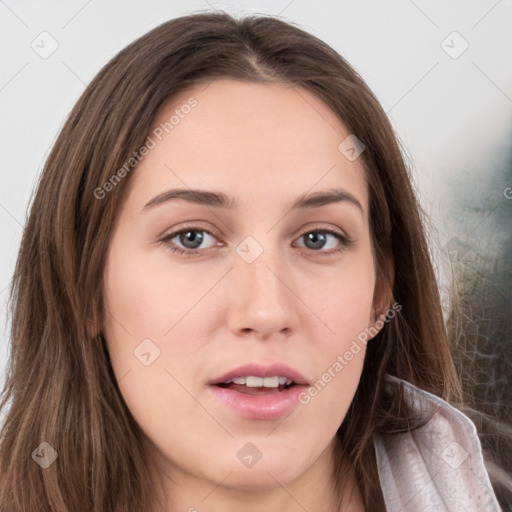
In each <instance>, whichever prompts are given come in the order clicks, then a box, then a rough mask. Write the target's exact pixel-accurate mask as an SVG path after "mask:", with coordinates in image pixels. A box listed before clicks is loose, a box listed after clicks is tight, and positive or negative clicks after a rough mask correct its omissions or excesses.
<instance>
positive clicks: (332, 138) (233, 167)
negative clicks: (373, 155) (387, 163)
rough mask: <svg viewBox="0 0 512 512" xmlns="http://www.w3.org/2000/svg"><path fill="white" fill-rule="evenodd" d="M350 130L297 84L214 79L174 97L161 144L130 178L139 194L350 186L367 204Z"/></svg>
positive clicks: (155, 133) (159, 121)
mask: <svg viewBox="0 0 512 512" xmlns="http://www.w3.org/2000/svg"><path fill="white" fill-rule="evenodd" d="M349 135H350V132H349V131H348V129H347V128H346V127H345V125H344V124H343V123H342V122H341V120H340V119H339V118H338V117H337V116H336V114H335V113H334V112H333V111H332V110H330V108H329V107H328V106H327V105H326V104H325V103H323V102H322V101H321V100H320V99H319V98H317V97H316V96H315V95H313V94H312V93H310V92H309V91H307V90H305V89H303V88H300V87H297V86H293V85H290V84H261V83H253V82H241V81H235V80H215V81H212V82H210V83H207V84H201V85H197V86H194V87H192V88H190V89H187V90H185V91H182V92H181V93H180V94H178V95H176V96H174V97H173V98H172V99H171V100H170V101H169V102H168V103H167V104H165V105H164V107H162V109H161V110H160V112H159V113H158V115H157V116H156V118H155V121H154V124H153V127H152V130H151V132H150V134H149V136H150V137H151V138H152V140H153V141H154V143H155V144H154V147H153V148H152V149H151V150H150V151H149V153H148V154H147V155H146V156H145V157H144V158H143V160H142V161H141V162H140V163H139V165H138V167H137V171H136V172H135V173H134V176H133V179H132V180H131V181H132V183H131V188H132V189H133V187H136V188H137V190H138V194H137V195H145V196H148V195H149V194H151V193H154V192H156V191H158V189H161V188H163V187H169V186H171V185H172V186H182V187H190V188H197V187H199V186H200V187H203V188H210V189H223V188H227V189H229V190H230V195H231V196H237V195H241V196H244V197H242V198H241V200H242V201H243V200H244V199H249V198H250V197H251V196H256V195H259V197H260V199H261V193H262V192H263V193H265V194H266V197H267V198H270V197H271V196H273V197H274V198H275V199H276V200H278V199H279V198H281V197H283V194H284V193H285V194H289V195H290V196H293V195H295V196H298V195H299V194H302V193H304V192H306V191H312V192H314V191H315V190H325V189H329V188H332V187H343V188H346V189H349V190H350V191H351V192H352V193H353V194H354V195H356V196H357V197H358V199H359V201H360V202H361V204H363V206H364V207H365V210H366V206H365V205H366V204H367V187H366V182H365V179H364V172H363V167H362V162H361V159H356V160H354V161H351V160H349V159H347V157H346V156H345V155H344V154H343V153H342V151H340V149H339V146H340V143H342V142H343V141H344V140H345V139H346V138H347V137H348V136H349Z"/></svg>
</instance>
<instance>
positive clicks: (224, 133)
mask: <svg viewBox="0 0 512 512" xmlns="http://www.w3.org/2000/svg"><path fill="white" fill-rule="evenodd" d="M191 98H193V99H191ZM185 105H189V107H186V106H185ZM173 115H174V118H173V119H172V121H170V119H171V117H172V116H173ZM166 122H167V125H165V123H166ZM166 132H168V133H166ZM349 135H350V132H348V131H347V129H346V128H345V127H344V126H343V124H342V123H340V121H339V120H338V119H337V118H336V116H335V115H334V114H333V113H332V112H331V111H330V110H329V109H328V107H327V106H326V105H324V104H323V103H322V102H321V101H320V100H318V99H317V98H316V97H315V96H313V95H312V94H311V93H309V92H307V91H306V90H303V89H300V88H296V87H292V86H289V85H281V84H279V85H278V84H273V85H262V84H256V83H242V82H235V81H231V80H220V81H214V82H212V83H210V84H209V85H208V86H204V85H202V86H197V87H195V88H193V89H190V90H188V91H186V92H184V93H182V94H180V95H179V96H177V97H175V98H174V99H173V101H172V104H169V105H168V106H167V107H166V108H165V109H164V110H162V112H161V113H160V114H159V117H158V119H157V120H156V122H155V125H154V130H153V132H152V133H150V137H151V139H152V141H153V142H148V144H147V150H146V151H144V150H142V151H140V154H141V155H142V154H145V156H143V157H142V160H141V162H140V163H139V165H138V167H137V168H136V170H134V171H132V173H133V175H132V176H130V177H129V178H126V177H125V178H124V179H129V180H130V182H129V183H128V184H127V185H128V186H127V189H126V195H125V196H124V201H123V204H122V207H121V208H120V211H119V214H118V218H117V221H116V223H115V225H114V226H113V233H112V238H111V240H110V245H109V251H108V257H107V264H106V269H105V281H104V294H105V303H106V314H105V324H104V326H103V334H104V335H105V338H106V340H107V345H108V350H109V354H110V357H111V361H112V366H113V369H114V372H115V375H116V378H117V380H118V382H119V386H120V389H121V393H122V395H123V397H124V400H125V401H126V404H127V406H128V407H129V409H130V411H131V413H132V415H133V417H134V418H135V420H136V421H137V423H138V424H139V425H140V427H141V429H142V430H143V432H144V433H145V436H146V437H147V443H148V449H149V450H150V451H151V454H152V456H153V461H154V464H155V467H158V468H159V471H160V472H163V473H165V474H166V475H168V476H169V477H171V478H172V479H173V480H174V481H175V482H176V481H178V482H179V481H180V479H181V480H182V482H187V483H186V484H185V483H184V484H183V485H197V486H201V485H202V483H203V484H204V489H205V490H207V491H205V495H206V494H207V493H208V492H210V491H211V490H212V489H213V488H214V487H215V486H217V485H218V484H219V482H221V481H222V484H221V485H220V487H222V488H224V489H226V488H232V489H234V488H237V489H238V491H241V490H243V492H249V491H251V490H258V491H263V490H264V489H270V488H275V487H279V486H278V484H277V482H279V483H280V485H283V486H287V488H288V486H289V488H292V487H293V486H294V485H296V484H297V483H298V482H300V481H301V480H302V482H303V485H302V487H301V488H302V491H301V492H304V493H306V492H308V485H313V484H311V482H314V480H315V478H316V477H318V478H323V479H324V480H325V477H326V474H325V471H326V469H327V468H329V467H330V466H329V464H330V463H329V460H330V456H331V451H332V448H333V438H334V436H335V434H336V431H337V430H338V428H339V426H340V425H341V423H342V422H343V419H344V417H345V414H346V412H347V409H348V407H349V405H350V403H351V401H352V399H353V397H354V393H355V391H356V388H357V386H358V382H359V378H360V376H361V371H362V366H363V359H364V353H365V350H364V348H365V345H364V343H362V342H361V341H358V338H357V337H358V335H360V333H362V332H364V330H365V328H369V327H371V326H372V325H373V324H374V322H375V315H374V311H373V308H372V306H373V304H372V300H373V294H374V289H375V271H374V260H373V256H372V250H371V243H370V231H369V222H368V191H367V186H366V183H365V179H364V176H363V169H362V163H361V159H360V158H355V156H357V152H358V150H359V149H360V148H359V147H357V146H356V147H355V152H354V151H350V148H349V147H348V146H349V145H350V139H349V140H348V141H346V142H345V143H344V144H342V146H341V149H339V146H340V144H341V143H342V142H343V141H344V140H345V139H346V138H347V137H348V136H349ZM160 139H161V140H160ZM347 145H348V146H347ZM150 146H151V147H150ZM171 191H174V192H171ZM98 200H103V201H108V200H109V198H108V194H107V195H106V197H105V198H103V199H98ZM180 232H181V235H180V234H179V233H180ZM182 251H190V252H188V253H182ZM360 339H361V336H360ZM354 340H355V341H354ZM356 347H357V348H356ZM231 379H236V381H235V382H227V381H230V380H231ZM286 379H288V380H286ZM290 379H291V380H292V381H293V383H292V385H291V386H288V385H287V384H286V383H289V382H290ZM317 381H319V382H320V384H319V383H318V382H317ZM283 382H285V384H283ZM315 383H316V386H317V392H316V395H315V392H314V391H312V392H311V393H310V392H308V391H307V389H308V386H312V385H314V384H315ZM276 386H278V387H276ZM322 473H323V474H322ZM306 481H307V482H310V483H309V484H307V485H305V484H304V482H306ZM192 482H193V484H192Z"/></svg>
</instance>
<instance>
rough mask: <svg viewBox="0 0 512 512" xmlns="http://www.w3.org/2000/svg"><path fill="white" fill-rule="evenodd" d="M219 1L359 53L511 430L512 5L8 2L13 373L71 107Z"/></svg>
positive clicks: (465, 332) (6, 170) (0, 38)
mask: <svg viewBox="0 0 512 512" xmlns="http://www.w3.org/2000/svg"><path fill="white" fill-rule="evenodd" d="M213 9H223V10H225V11H228V12H230V13H232V14H235V15H239V16H241V15H244V14H249V13H255V14H257V13H265V14H274V15H280V16H282V17H283V18H284V19H285V20H288V21H291V22H293V23H297V24H299V25H300V26H301V27H302V28H304V29H305V30H307V31H309V32H311V33H312V34H314V35H316V36H317V37H319V38H321V39H323V40H324V41H326V42H327V43H328V44H330V45H331V46H333V47H334V48H335V49H336V50H337V51H338V52H339V53H341V54H342V55H343V56H344V57H345V58H347V60H348V61H349V62H350V63H351V64H352V65H353V66H354V67H355V68H356V69H357V70H358V71H359V73H360V74H361V75H362V77H363V78H364V79H365V80H366V82H367V83H368V85H369V86H370V87H371V88H372V89H373V91H374V92H375V94H376V95H377V97H378V98H379V100H380V101H381V103H382V105H383V107H384V109H385V110H386V111H387V112H388V115H389V116H390V119H391V121H392V123H393V125H394V127H395V129H396V132H397V135H398V136H399V138H400V140H401V142H402V144H403V147H404V152H405V154H406V157H407V159H408V161H409V164H410V166H411V169H412V172H413V176H414V181H415V185H416V188H417V191H418V193H419V196H420V199H421V202H422V204H423V206H424V209H425V211H426V213H427V214H428V216H429V219H430V220H429V224H428V226H429V236H430V240H431V249H432V254H433V256H434V259H435V262H436V267H437V272H438V277H439V281H440V284H441V287H442V294H443V304H444V309H445V313H446V319H447V322H448V326H449V329H450V333H451V335H452V338H453V339H454V341H455V343H456V349H455V358H456V362H457V365H458V368H459V371H460V372H461V375H462V377H463V379H464V383H465V391H466V393H467V397H469V396H473V397H474V400H475V401H474V404H475V405H476V406H477V408H478V409H479V410H481V411H483V412H484V413H487V414H489V415H491V418H493V420H492V422H491V424H492V425H493V426H494V428H496V429H498V430H499V429H501V431H502V432H505V433H508V434H510V432H511V431H512V430H511V428H510V425H511V423H512V399H511V394H512V392H511V387H512V386H511V383H512V382H511V379H510V377H509V376H510V375H511V374H512V364H511V358H512V337H511V336H512V331H511V316H512V310H511V303H512V297H511V290H512V279H511V269H512V264H511V250H512V248H511V232H512V230H511V227H512V172H511V171H512V142H511V141H512V137H511V132H512V123H511V121H512V59H511V51H510V50H511V49H512V1H511V0H498V1H496V0H485V1H468V0H459V1H451V2H446V1H441V0H436V1H425V0H421V1H420V0H417V1H412V0H391V1H387V2H380V1H378V0H371V1H368V0H365V1H355V0H352V1H334V0H320V1H315V2H312V1H306V0H291V1H290V0H275V1H256V0H254V1H246V2H242V1H238V2H235V1H234V2H216V1H208V2H207V1H205V0H192V1H187V2H185V1H184V0H175V1H163V0H148V1H145V2H142V1H124V2H121V1H109V2H105V1H103V2H100V1H99V0H88V1H87V0H72V1H64V0H60V1H56V0H54V1H46V2H38V1H36V0H23V1H14V0H5V1H4V0H0V48H1V53H0V112H1V117H0V119H1V124H0V141H1V155H2V162H1V166H0V168H1V170H0V173H1V175H0V232H1V244H0V321H1V325H2V328H1V329H0V336H1V338H0V340H1V345H0V377H1V378H2V381H3V376H4V371H5V365H6V356H7V349H8V327H9V326H8V322H7V317H6V310H5V301H6V298H7V295H8V286H9V281H10V279H11V276H12V273H13V269H14V264H15V259H16V254H17V250H18V247H19V243H20V239H21V234H22V228H23V224H24V222H25V218H26V214H27V206H28V204H29V200H30V196H31V193H32V191H33V187H34V185H35V182H36V179H37V177H38V175H39V173H40V171H41V168H42V165H43V163H44V160H45V158H46V156H47V154H48V151H49V149H50V147H51V145H52V142H53V141H54V139H55V137H56V135H57V133H58V131H59V129H60V127H61V126H62V124H63V122H64V119H65V117H66V115H67V114H68V112H69V110H70V109H71V107H72V106H73V104H74V103H75V102H76V100H77V99H78V97H79V95H80V94H81V93H82V91H83V90H84V88H85V86H86V84H87V83H89V81H90V80H91V79H92V78H93V76H94V75H95V74H96V73H97V72H98V71H99V69H100V68H101V67H102V66H103V65H104V64H105V63H106V62H107V61H108V60H109V59H110V58H111V57H113V56H114V55H115V54H116V53H117V52H118V51H119V50H121V49H122V48H123V47H125V46H126V45H127V44H128V43H130V42H132V41H133V40H134V39H135V38H137V37H139V36H141V35H142V34H144V33H146V32H147V31H149V30H150V29H152V28H154V27H155V26H157V25H159V24H160V23H162V22H164V21H166V20H168V19H171V18H174V17H177V16H181V15H185V14H190V13H192V12H198V11H207V10H213ZM34 342H35V343H36V342H37V340H34ZM482 428H483V429H485V428H487V429H488V432H490V433H491V434H492V432H491V430H489V427H485V425H484V426H482ZM508 455H509V456H510V457H509V459H512V454H510V453H509V454H508ZM509 464H512V463H511V462H509ZM508 469H509V470H510V467H509V468H508Z"/></svg>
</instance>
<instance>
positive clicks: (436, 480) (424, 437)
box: [374, 375, 501, 512]
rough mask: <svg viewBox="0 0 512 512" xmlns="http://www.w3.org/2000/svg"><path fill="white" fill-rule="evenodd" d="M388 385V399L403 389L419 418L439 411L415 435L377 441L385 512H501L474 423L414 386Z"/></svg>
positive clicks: (395, 382)
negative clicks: (420, 415) (390, 395)
mask: <svg viewBox="0 0 512 512" xmlns="http://www.w3.org/2000/svg"><path fill="white" fill-rule="evenodd" d="M386 379H387V380H386V389H387V391H388V392H389V393H393V391H394V390H396V388H397V386H399V384H400V383H402V384H403V386H404V393H405V396H406V398H407V401H408V403H409V404H410V407H411V409H412V410H413V411H414V412H416V413H421V414H423V413H427V414H428V413H429V412H432V411H433V410H436V409H437V412H435V413H434V415H433V417H432V419H431V420H430V421H429V422H428V423H427V424H426V425H424V426H423V427H421V428H418V429H417V430H414V431H413V432H405V433H399V434H393V435H388V434H386V435H376V436H375V438H374V445H375V452H376V455H377V467H378V471H379V479H380V483H381V487H382V492H383V495H384V500H385V503H386V512H459V511H460V512H501V508H500V506H499V504H498V501H497V499H496V496H495V494H494V491H493V489H492V487H491V483H490V481H489V476H488V474H487V471H486V469H485V466H484V462H483V457H482V448H481V445H480V440H479V439H478V436H477V431H476V427H475V425H474V424H473V422H472V421H471V420H470V419H469V418H468V417H467V416H466V415H464V414H463V413H461V412H460V411H458V410H457V409H455V408H454V407H453V406H451V405H449V404H448V403H447V402H445V401H444V400H442V399H441V398H439V397H437V396H435V395H432V394H431V393H428V392H426V391H423V390H421V389H419V388H417V387H416V386H414V385H412V384H411V383H409V382H406V381H404V380H401V379H397V378H396V377H393V376H391V375H387V376H386Z"/></svg>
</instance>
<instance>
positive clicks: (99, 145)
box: [0, 13, 459, 512]
mask: <svg viewBox="0 0 512 512" xmlns="http://www.w3.org/2000/svg"><path fill="white" fill-rule="evenodd" d="M218 78H231V79H235V80H244V81H252V82H260V83H271V82H282V83H288V84H293V85H296V86H298V87H302V88H304V89H307V90H308V91H310V92H311V93H313V94H315V95H316V96H317V97H318V98H320V99H321V100H323V101H324V102H325V103H326V104H327V105H328V106H329V107H330V108H331V109H332V110H333V112H335V113H336V114H337V115H338V116H339V118H340V120H341V121H342V122H343V123H344V124H345V126H346V127H347V128H348V129H349V130H350V132H351V133H354V134H356V136H357V138H358V139H360V140H361V141H362V143H363V144H364V145H365V151H364V152H363V153H362V155H361V158H362V159H363V164H364V171H365V174H366V179H367V183H368V187H369V193H370V228H371V233H372V240H373V248H374V251H375V258H376V266H377V269H378V283H379V284H378V288H379V290H381V291H382V290H384V293H386V294H389V297H392V300H394V301H396V302H397V303H399V304H400V305H401V306H402V309H401V312H400V314H399V315H397V317H396V318H395V319H394V320H393V321H391V322H389V323H387V324H386V325H385V326H384V328H383V329H382V331H381V332H380V333H379V334H378V335H377V336H376V338H374V340H372V341H371V342H370V343H369V344H368V349H367V355H366V359H365V365H364V368H363V373H362V377H361V382H360V386H359V389H358V391H357V393H356V395H355V397H354V400H353V403H352V405H351V407H350V409H349V412H348V414H347V417H346V419H345V421H344V422H343V424H342V426H341V427H340V429H339V431H338V434H337V435H338V438H339V440H340V443H338V445H339V446H340V447H341V446H343V452H344V453H345V454H348V457H349V458H350V461H351V464H352V468H353V471H354V473H355V475H356V477H357V480H358V483H359V486H360V488H361V491H362V495H363V498H364V501H365V504H366V506H367V507H374V506H375V503H378V501H379V499H381V495H380V490H379V486H378V481H379V480H378V476H377V469H376V464H375V460H374V452H373V444H372V437H373V435H374V433H375V432H376V431H380V432H389V431H394V430H396V429H397V427H400V426H401V428H413V427H414V424H413V422H411V421H410V418H408V417H407V414H406V413H404V412H403V411H400V412H397V411H396V410H393V409H392V408H391V409H390V407H389V404H387V403H386V401H385V399H384V387H383V380H384V375H385V374H386V373H390V374H393V375H396V376H397V377H400V378H402V379H405V380H407V381H409V382H411V383H413V384H415V385H417V386H419V387H421V388H423V389H425V390H428V391H430V392H432V393H435V394H437V395H439V396H441V397H443V398H445V399H447V400H452V401H453V400H457V399H458V397H459V384H458V380H457V377H456V372H455V370H454V366H453V363H452V360H451V356H450V348H449V345H448V342H447V337H446V332H445V327H444V325H443V317H442V311H441V306H440V299H439V293H438V288H437V285H436V279H435V275H434V271H433V268H432V264H431V260H430V256H429V250H428V245H427V242H426V239H425V235H424V230H423V227H422V218H421V216H422V215H421V211H420V207H419V205H418V202H417V200H416V198H415V194H414V192H413V189H412V187H411V184H410V177H409V174H408V169H407V166H406V164H405V162H404V157H403V155H402V152H401V149H400V146H399V144H398V142H397V138H396V136H395V134H394V132H393V129H392V127H391V125H390V123H389V121H388V119H387V117H386V114H385V112H384V111H383V109H382V108H381V106H380V105H379V103H378V101H377V99H376V98H375V96H374V95H373V94H372V92H371V91H370V90H369V88H368V87H367V86H366V84H365V83H364V81H363V80H362V79H361V78H360V77H359V75H358V74H357V73H356V72H355V71H354V70H353V69H352V68H351V67H350V65H349V64H348V63H347V62H346V61H345V60H344V59H343V58H342V57H341V56H340V55H338V54H337V53H336V52H335V51H334V50H333V49H332V48H330V47H329V46H328V45H326V44H325V43H323V42H322V41H320V40H318V39H317V38H315V37H313V36H312V35H310V34H308V33H306V32H304V31H302V30H301V29H299V28H297V27H295V26H294V25H292V24H289V23H285V22H283V21H280V20H278V19H276V18H272V17H264V16H258V17H256V16H250V17H245V18H242V19H239V20H237V19H234V18H233V17H231V16H229V15H227V14H217V13H202V14H195V15H191V16H185V17H181V18H177V19H174V20H171V21H169V22H166V23H164V24H162V25H160V26H159V27H157V28H156V29H154V30H152V31H151V32H149V33H148V34H146V35H145V36H143V37H141V38H140V39H138V40H137V41H135V42H134V43H132V44H131V45H129V46H128V47H127V48H125V49H124V50H123V51H121V52H120V53H119V54H118V55H117V56H116V57H114V58H113V59H112V60H111V61H110V62H109V63H108V64H107V65H106V66H105V67H104V68H103V69H102V70H101V71H100V72H99V73H98V75H97V76H96V77H95V78H94V79H93V81H92V82H91V83H90V85H89V86H88V87H87V89H86V90H85V92H84V93H83V95H82V96H81V98H80V99H79V101H78V102H77V104H76V105H75V107H74V108H73V110H72V112H71V114H70V115H69V117H68V119H67V121H66V123H65V125H64V127H63V129H62V131H61V133H60V135H59V137H58V139H57V141H56V142H55V145H54V147H53V149H52V151H51V153H50V155H49V157H48V160H47V162H46V165H45V167H44V170H43V173H42V176H41V178H40V181H39V184H38V186H37V191H36V194H35V196H34V198H33V202H32V205H31V210H30V214H29V217H28V220H27V223H26V226H25V230H24V234H23V239H22V243H21V247H20V251H19V257H18V260H17V264H16V269H15V274H14V278H13V281H12V288H11V295H10V313H11V322H12V331H11V353H10V360H9V367H8V373H7V378H6V384H5V388H4V390H3V395H2V398H3V400H2V403H1V407H2V409H3V408H6V407H7V406H8V405H9V406H10V408H9V410H8V412H7V413H6V419H5V423H4V426H3V429H2V431H1V437H0V509H2V511H3V512H14V511H21V510H22V511H23V512H35V511H38V512H40V511H41V510H52V511H54V512H69V511H81V512H83V511H101V512H116V511H119V510H123V511H124V512H132V511H133V512H140V511H141V510H145V509H146V508H147V505H148V503H151V499H152V496H153V489H152V485H153V484H152V482H151V481H150V480H149V477H148V475H149V470H148V468H149V462H148V461H147V459H146V455H145V453H144V451H143V450H142V448H141V446H142V443H141V440H142V438H143V435H142V432H141V430H140V428H139V427H138V425H137V424H136V422H135V421H134V420H133V418H132V416H131V414H130V412H129V410H128V408H127V407H126V405H125V403H124V401H123V399H122V397H121V394H120V391H119V388H118V386H117V382H116V379H115V377H114V374H113V371H112V368H111V366H110V362H109V358H108V353H107V351H106V348H105V342H104V339H103V337H102V334H101V332H95V330H94V326H97V325H101V323H102V318H103V315H104V304H103V297H102V280H103V269H104V264H105V255H106V249H107V246H108V243H109V235H110V229H111V226H112V225H113V222H114V219H115V216H116V214H117V212H118V210H119V205H120V201H121V200H122V193H123V190H124V189H125V187H126V184H127V181H128V180H129V178H130V176H129V175H130V173H133V172H136V168H135V170H132V171H130V173H127V175H126V177H124V179H122V180H119V182H116V184H115V186H113V187H112V190H110V191H109V193H108V194H107V195H106V196H105V197H103V198H101V199H98V197H97V196H98V194H97V193H96V194H95V190H96V191H97V189H98V187H101V186H102V185H103V184H104V183H106V182H107V181H108V180H109V179H110V178H111V177H112V175H113V174H114V173H115V172H116V170H118V169H120V168H122V167H123V165H124V164H125V162H126V161H127V159H129V158H130V157H131V156H132V155H133V153H134V152H137V150H138V149H139V148H140V147H141V146H142V145H143V144H144V143H145V141H146V138H147V137H148V134H149V132H150V129H151V127H152V123H153V121H154V119H155V116H156V114H157V113H158V111H159V109H161V107H162V106H163V105H164V103H165V102H167V101H168V100H169V99H170V98H172V97H173V96H174V95H175V94H177V93H179V92H181V91H183V90H185V89H187V88H188V87H190V86H193V85H196V84H198V83H207V82H209V81H212V80H215V79H218ZM340 142H341V141H340ZM43 442H46V443H48V444H49V445H50V446H51V447H53V448H54V449H55V450H56V452H57V453H58V459H57V463H54V464H52V465H51V466H50V467H48V468H47V469H44V470H42V469H41V468H40V467H39V466H38V465H37V464H35V463H34V461H33V460H32V457H31V454H32V453H33V452H34V450H35V449H36V448H37V447H38V446H39V445H40V444H41V443H43ZM45 446H46V445H45ZM341 454H342V450H341V448H340V449H339V450H338V451H337V452H336V457H340V456H341ZM338 466H339V465H337V466H336V467H338ZM333 478H334V482H338V480H337V479H338V478H339V475H338V474H337V472H336V471H334V475H333ZM336 486H337V487H338V488H339V483H337V484H336Z"/></svg>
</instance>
